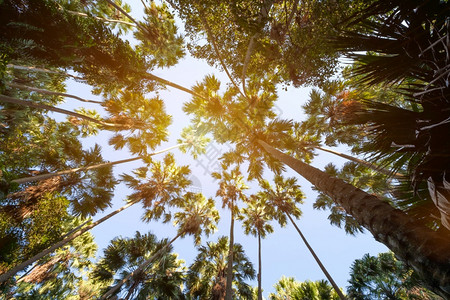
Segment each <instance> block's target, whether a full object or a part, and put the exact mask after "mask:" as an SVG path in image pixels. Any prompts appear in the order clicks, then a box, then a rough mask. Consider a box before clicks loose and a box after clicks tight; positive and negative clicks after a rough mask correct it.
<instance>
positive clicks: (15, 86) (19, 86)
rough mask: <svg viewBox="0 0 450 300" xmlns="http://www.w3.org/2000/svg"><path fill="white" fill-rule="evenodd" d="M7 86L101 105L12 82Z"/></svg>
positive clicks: (94, 101)
mask: <svg viewBox="0 0 450 300" xmlns="http://www.w3.org/2000/svg"><path fill="white" fill-rule="evenodd" d="M7 85H9V86H11V87H14V88H17V89H21V90H28V91H32V92H37V93H40V94H45V95H52V96H62V97H67V98H73V99H76V100H78V101H82V102H88V103H95V104H102V103H103V102H102V101H96V100H90V99H84V98H81V97H78V96H75V95H72V94H66V93H59V92H53V91H49V90H44V89H38V88H35V87H32V86H27V85H22V84H18V83H14V82H10V83H8V84H7Z"/></svg>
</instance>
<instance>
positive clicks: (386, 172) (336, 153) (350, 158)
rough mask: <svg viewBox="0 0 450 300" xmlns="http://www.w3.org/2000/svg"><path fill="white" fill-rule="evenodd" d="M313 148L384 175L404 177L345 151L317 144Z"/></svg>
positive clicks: (397, 177)
mask: <svg viewBox="0 0 450 300" xmlns="http://www.w3.org/2000/svg"><path fill="white" fill-rule="evenodd" d="M314 148H316V149H319V150H322V151H325V152H328V153H332V154H334V155H337V156H340V157H342V158H345V159H348V160H350V161H352V162H355V163H357V164H360V165H363V166H365V167H367V168H369V169H372V170H374V171H377V172H380V173H382V174H384V175H387V176H393V177H394V178H396V179H405V175H403V174H400V173H396V172H391V171H390V170H388V169H385V168H383V167H380V166H377V165H374V164H372V163H370V162H368V161H365V160H362V159H359V158H357V157H354V156H351V155H347V154H345V153H341V152H338V151H334V150H331V149H328V148H323V147H320V146H317V147H314Z"/></svg>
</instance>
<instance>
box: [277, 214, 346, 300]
mask: <svg viewBox="0 0 450 300" xmlns="http://www.w3.org/2000/svg"><path fill="white" fill-rule="evenodd" d="M284 213H285V214H286V215H287V216H288V218H289V220H291V223H292V225H294V227H295V229H297V232H298V234H299V235H300V237H301V238H302V240H303V242H304V243H305V245H306V247H307V248H308V250H309V252H311V254H312V256H313V257H314V259H315V260H316V262H317V264H318V265H319V267H320V269H321V270H322V272H323V274H325V276H326V277H327V279H328V281H329V282H330V283H331V285H332V286H333V288H334V290H335V291H336V293H337V294H338V295H339V298H341V300H346V299H347V298H346V297H345V296H344V294H343V293H342V291H341V289H340V288H339V287H338V285H337V284H336V282H335V281H334V280H333V277H331V275H330V273H328V270H327V269H326V268H325V266H324V265H323V264H322V262H321V261H320V259H319V257H318V256H317V255H316V252H315V251H314V250H313V248H312V247H311V246H310V245H309V243H308V241H307V240H306V238H305V236H304V235H303V233H302V232H301V230H300V228H298V226H297V224H295V222H294V220H293V219H292V217H291V215H290V214H289V213H287V212H284Z"/></svg>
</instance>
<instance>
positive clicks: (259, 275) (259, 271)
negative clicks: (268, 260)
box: [258, 231, 262, 300]
mask: <svg viewBox="0 0 450 300" xmlns="http://www.w3.org/2000/svg"><path fill="white" fill-rule="evenodd" d="M261 271H262V263H261V234H259V231H258V300H262V284H261V281H262V277H261Z"/></svg>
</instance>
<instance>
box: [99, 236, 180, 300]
mask: <svg viewBox="0 0 450 300" xmlns="http://www.w3.org/2000/svg"><path fill="white" fill-rule="evenodd" d="M166 243H167V240H162V241H158V239H157V237H156V236H155V235H153V234H151V233H147V234H141V233H139V232H136V234H135V236H134V237H133V238H122V237H119V238H115V239H114V240H112V241H111V243H110V244H109V245H108V246H107V248H106V249H105V250H104V254H103V257H102V258H101V259H100V261H99V262H98V264H97V265H96V266H95V268H94V269H93V271H92V273H91V274H90V277H91V278H92V280H93V281H94V282H103V283H105V284H109V283H111V282H112V281H113V279H115V277H116V276H117V278H116V279H115V281H119V282H120V281H121V279H122V278H123V277H126V276H127V275H128V274H130V273H131V272H133V271H134V270H135V269H137V268H138V267H139V266H140V265H141V264H142V263H143V262H144V261H145V260H147V259H148V258H149V257H151V256H153V255H154V254H156V253H158V251H159V250H160V249H161V248H162V247H163V246H164V245H165V244H166ZM171 251H172V248H171V247H170V246H169V247H168V248H167V247H166V248H165V251H164V253H161V254H160V255H159V257H158V259H157V260H156V261H153V263H152V264H151V265H150V266H148V267H147V268H145V269H144V270H142V271H141V272H137V273H136V274H134V275H133V277H132V280H129V281H127V283H126V284H125V285H123V286H122V289H121V290H119V291H118V292H117V293H118V294H123V295H124V296H125V298H126V299H147V298H148V297H149V296H152V297H156V296H160V297H168V298H170V297H179V296H180V295H181V284H182V281H183V277H182V272H183V269H182V263H183V262H182V261H180V260H178V259H177V255H176V254H174V253H171Z"/></svg>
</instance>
